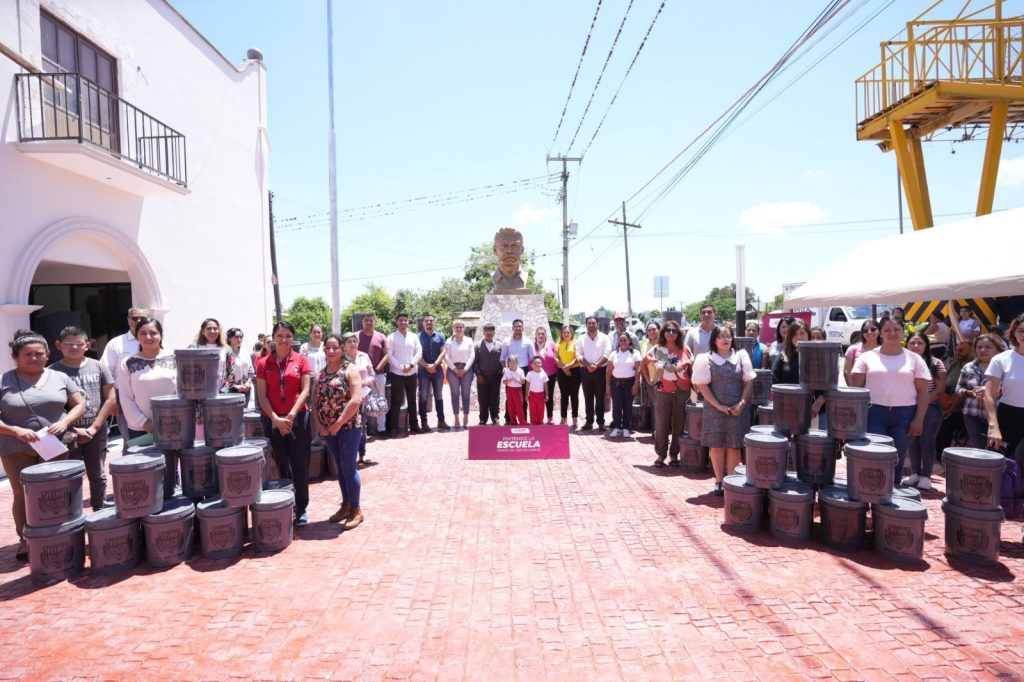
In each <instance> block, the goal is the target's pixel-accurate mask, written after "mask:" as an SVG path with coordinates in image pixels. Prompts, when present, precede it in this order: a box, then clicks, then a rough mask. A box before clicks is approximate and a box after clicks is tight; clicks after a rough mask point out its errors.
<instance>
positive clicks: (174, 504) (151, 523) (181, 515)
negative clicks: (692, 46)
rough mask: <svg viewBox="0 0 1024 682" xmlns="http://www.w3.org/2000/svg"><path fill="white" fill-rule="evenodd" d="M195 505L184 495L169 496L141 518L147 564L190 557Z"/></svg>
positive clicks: (161, 564) (171, 563) (174, 562)
mask: <svg viewBox="0 0 1024 682" xmlns="http://www.w3.org/2000/svg"><path fill="white" fill-rule="evenodd" d="M195 516H196V507H195V505H194V504H192V500H190V499H188V498H186V497H172V498H171V499H169V500H167V502H165V503H164V506H163V507H162V508H161V509H160V511H159V512H157V513H155V514H150V515H149V516H147V517H146V518H144V519H142V529H143V530H144V531H145V535H146V560H147V561H148V562H149V564H150V565H151V566H155V567H157V568H164V567H166V566H175V565H177V564H180V563H181V562H182V561H188V560H189V559H190V558H192V531H193V524H194V520H195Z"/></svg>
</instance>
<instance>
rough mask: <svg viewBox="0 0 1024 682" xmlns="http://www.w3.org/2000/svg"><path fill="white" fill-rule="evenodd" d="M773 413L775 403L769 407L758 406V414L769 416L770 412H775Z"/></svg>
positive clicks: (768, 405)
mask: <svg viewBox="0 0 1024 682" xmlns="http://www.w3.org/2000/svg"><path fill="white" fill-rule="evenodd" d="M773 411H775V404H774V403H768V404H767V405H758V406H757V412H758V414H768V413H769V412H773Z"/></svg>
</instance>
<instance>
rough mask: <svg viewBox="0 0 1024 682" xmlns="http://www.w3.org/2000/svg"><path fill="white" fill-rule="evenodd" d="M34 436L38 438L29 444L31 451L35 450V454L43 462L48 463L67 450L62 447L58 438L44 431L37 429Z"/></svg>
mask: <svg viewBox="0 0 1024 682" xmlns="http://www.w3.org/2000/svg"><path fill="white" fill-rule="evenodd" d="M36 435H37V436H39V440H37V441H36V442H34V443H31V445H32V449H33V450H35V451H36V453H37V454H38V455H39V456H40V457H42V458H43V459H44V460H46V461H49V460H51V459H53V458H54V457H59V456H60V455H63V454H64V453H65V452H67V451H68V449H67V448H66V447H64V443H62V442H61V440H60V438H57V436H54V435H51V434H49V433H47V432H46V429H39V430H38V431H36Z"/></svg>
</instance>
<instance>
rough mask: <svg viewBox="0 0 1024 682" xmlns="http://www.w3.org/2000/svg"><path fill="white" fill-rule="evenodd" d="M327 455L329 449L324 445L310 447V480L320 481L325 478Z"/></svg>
mask: <svg viewBox="0 0 1024 682" xmlns="http://www.w3.org/2000/svg"><path fill="white" fill-rule="evenodd" d="M326 453H327V447H326V446H325V445H324V444H323V443H320V444H319V445H315V444H314V445H310V446H309V480H311V481H318V480H320V479H321V478H323V476H324V471H326V468H325V466H324V464H325V462H324V460H325V459H326Z"/></svg>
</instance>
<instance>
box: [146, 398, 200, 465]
mask: <svg viewBox="0 0 1024 682" xmlns="http://www.w3.org/2000/svg"><path fill="white" fill-rule="evenodd" d="M149 405H150V409H152V411H153V444H154V445H155V446H156V447H157V448H159V449H160V450H163V451H166V450H184V449H185V448H190V447H193V446H194V445H195V441H196V404H195V403H194V402H192V401H191V400H182V399H181V398H179V397H178V396H176V395H161V396H157V397H155V398H153V399H151V400H150V401H149Z"/></svg>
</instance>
